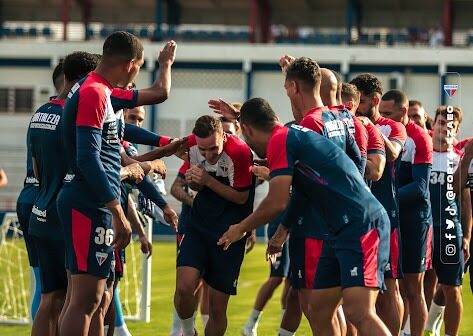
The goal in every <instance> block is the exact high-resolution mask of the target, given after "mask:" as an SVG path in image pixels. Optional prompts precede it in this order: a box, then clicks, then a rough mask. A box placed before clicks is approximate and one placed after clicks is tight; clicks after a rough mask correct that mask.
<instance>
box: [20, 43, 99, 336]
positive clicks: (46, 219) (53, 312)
mask: <svg viewBox="0 0 473 336" xmlns="http://www.w3.org/2000/svg"><path fill="white" fill-rule="evenodd" d="M64 63H65V66H64V78H65V79H64V88H63V90H62V91H61V92H60V93H59V96H58V97H57V98H55V99H52V100H51V101H50V102H48V103H46V104H45V105H43V106H41V107H40V108H39V109H38V110H37V111H36V113H35V114H34V115H33V117H32V118H31V121H30V126H29V142H28V147H29V148H30V150H31V155H32V163H33V168H34V172H35V176H36V177H37V179H38V181H39V193H38V197H37V199H36V201H35V202H34V205H33V208H32V215H31V218H30V225H29V234H30V235H31V237H32V238H33V243H34V248H35V251H36V253H37V255H38V260H39V268H40V274H41V280H42V281H41V284H42V290H41V293H42V295H41V303H40V306H39V309H38V312H37V314H36V317H35V319H34V321H33V328H32V335H44V334H49V335H56V332H57V325H58V319H59V314H60V312H61V309H62V306H63V304H64V300H65V295H66V288H67V276H66V270H65V268H64V265H65V260H64V256H65V247H64V235H63V230H62V227H61V224H60V222H59V218H58V214H57V210H56V198H57V194H58V193H59V191H60V189H61V187H62V183H63V179H64V176H65V175H66V166H65V162H64V160H59V161H58V160H57V153H59V152H61V150H62V145H63V144H62V134H61V132H62V123H61V118H62V114H63V107H64V103H65V99H66V96H67V93H68V92H69V90H70V89H71V88H72V87H73V86H74V85H75V83H76V82H77V81H78V80H80V79H81V78H82V77H84V76H85V75H87V74H88V73H89V72H90V71H92V70H93V69H94V68H95V65H96V60H95V58H94V56H93V55H91V54H88V53H83V52H75V53H73V54H70V55H68V56H67V57H66V59H65V60H64Z"/></svg>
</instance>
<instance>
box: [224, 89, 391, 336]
mask: <svg viewBox="0 0 473 336" xmlns="http://www.w3.org/2000/svg"><path fill="white" fill-rule="evenodd" d="M240 122H241V126H242V131H243V135H244V136H245V139H246V140H247V141H248V143H249V144H250V146H251V147H252V148H253V150H254V151H255V152H256V153H257V154H258V156H260V157H266V158H267V159H268V164H269V168H270V171H271V175H270V177H271V180H270V182H269V191H268V195H267V196H266V198H265V199H264V200H263V201H262V203H261V204H260V206H259V207H258V208H257V209H256V210H255V211H254V212H253V213H252V214H251V215H250V216H248V217H247V218H245V219H244V220H243V221H241V222H239V223H238V224H235V225H232V226H230V228H229V229H228V231H227V232H225V233H224V234H223V235H222V237H221V238H220V239H219V242H218V243H219V245H223V246H224V249H228V248H229V247H230V248H231V244H232V243H234V242H236V241H238V240H240V239H241V238H242V237H243V236H244V235H245V232H248V231H250V230H252V229H254V228H256V227H258V226H261V225H264V224H265V223H266V222H268V221H269V220H272V219H274V218H275V217H276V216H277V215H278V214H280V213H281V212H283V211H284V210H285V209H286V206H287V204H288V201H289V189H290V187H291V185H292V186H293V187H294V188H296V189H297V190H298V191H299V192H301V193H303V194H304V196H306V197H307V198H308V199H309V200H310V203H311V205H313V206H317V207H319V208H320V210H321V211H320V213H321V215H322V217H323V219H324V220H325V223H327V225H328V227H329V230H330V232H331V238H332V240H333V244H334V250H333V253H335V255H336V259H337V261H338V263H339V266H340V273H338V272H336V270H337V269H338V267H337V266H338V265H336V264H330V265H328V264H325V265H324V260H326V259H325V257H326V256H325V255H324V254H323V252H322V251H321V250H320V249H317V248H316V246H313V247H312V246H311V244H317V242H316V241H315V240H310V242H311V243H309V245H306V247H304V246H299V247H298V248H299V249H305V248H310V247H312V248H315V249H314V253H317V255H318V257H316V260H315V262H314V263H311V264H309V265H307V266H308V267H307V268H306V269H304V273H306V275H307V276H305V277H303V275H302V272H303V270H297V271H296V272H297V273H299V275H300V277H302V278H305V279H306V281H307V282H308V288H319V287H318V286H319V285H321V286H322V287H321V288H324V289H315V290H313V291H316V292H319V293H320V295H322V296H323V297H324V300H322V301H320V302H324V304H326V305H333V306H334V308H333V312H332V315H333V313H334V312H335V307H337V306H338V305H339V303H340V300H341V299H342V297H343V301H344V305H345V309H344V311H345V314H346V315H347V317H348V318H349V319H350V321H352V322H353V323H354V324H355V326H356V327H357V329H358V330H360V332H361V333H364V334H374V335H390V333H389V331H388V329H387V328H386V326H384V324H383V323H382V322H381V320H379V318H378V317H377V316H376V314H375V311H374V304H375V302H376V296H377V294H378V290H379V288H380V286H382V280H383V270H384V267H385V264H386V262H387V253H386V249H387V248H388V244H389V238H388V236H389V231H388V225H389V221H388V218H387V215H386V211H385V210H384V209H383V207H382V205H381V204H380V203H379V202H378V201H377V200H376V199H375V198H374V197H373V196H372V195H371V193H370V192H369V191H368V189H367V187H366V185H365V183H364V181H363V178H362V177H361V175H360V174H359V173H358V171H357V168H356V166H355V165H354V164H353V162H352V161H351V160H350V159H349V158H348V157H347V156H346V154H345V153H344V152H343V150H341V149H340V148H339V147H338V146H337V145H336V144H335V143H334V142H333V141H330V140H328V139H326V138H325V137H323V136H321V135H319V134H316V133H315V132H311V131H310V130H309V129H306V128H304V127H301V126H300V125H292V126H291V127H290V128H286V127H283V126H282V125H281V124H280V123H279V121H278V118H277V116H276V115H275V114H274V112H273V110H272V109H271V107H270V106H269V104H268V103H267V102H266V101H264V100H263V99H261V98H254V99H250V100H249V101H247V102H246V103H245V104H243V106H242V108H241V118H240ZM348 185H350V189H347V190H344V188H347V186H348ZM343 209H350V211H349V212H348V211H343ZM288 211H289V210H288ZM316 251H318V252H316ZM269 252H270V253H271V251H269ZM319 257H320V259H319ZM371 258H374V259H373V260H376V262H373V263H370V265H368V264H366V263H365V262H364V260H367V259H371ZM291 262H292V260H291ZM324 282H325V283H334V284H335V285H334V286H329V287H325V286H323V283H324ZM337 282H338V283H339V285H338V286H340V284H341V286H342V288H340V287H338V286H337V284H336V283H337ZM313 286H315V287H313ZM320 308H323V307H320V306H317V307H315V306H314V307H312V309H317V310H318V312H320V310H319V309H320ZM330 320H331V318H330V316H329V317H328V321H325V324H327V323H328V324H330ZM323 324H324V323H322V321H321V324H320V325H317V326H315V328H314V326H312V324H311V327H312V330H313V332H314V331H315V330H317V331H318V332H320V333H321V334H323V333H324V330H323V329H322V327H323Z"/></svg>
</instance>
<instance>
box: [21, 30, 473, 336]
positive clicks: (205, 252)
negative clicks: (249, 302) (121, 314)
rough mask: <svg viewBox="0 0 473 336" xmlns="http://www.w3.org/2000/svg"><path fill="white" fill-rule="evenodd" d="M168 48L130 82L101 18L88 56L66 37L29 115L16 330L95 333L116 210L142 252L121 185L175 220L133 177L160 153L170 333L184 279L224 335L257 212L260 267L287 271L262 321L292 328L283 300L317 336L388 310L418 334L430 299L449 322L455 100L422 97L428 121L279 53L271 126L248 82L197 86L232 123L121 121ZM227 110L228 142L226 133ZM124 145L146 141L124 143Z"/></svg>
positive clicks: (461, 255) (453, 324) (131, 66)
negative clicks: (260, 188) (58, 76)
mask: <svg viewBox="0 0 473 336" xmlns="http://www.w3.org/2000/svg"><path fill="white" fill-rule="evenodd" d="M175 50H176V44H175V42H173V41H170V42H168V43H167V44H166V45H165V47H164V49H163V50H162V51H161V52H160V54H159V57H158V62H159V65H160V66H159V74H158V76H157V79H156V81H155V83H154V84H153V85H152V86H151V87H150V88H148V89H144V90H136V89H133V88H132V87H130V85H131V83H132V82H133V80H134V78H135V77H136V76H137V75H138V73H139V70H140V67H141V66H142V65H143V61H144V58H143V56H144V55H143V47H142V45H141V43H140V41H139V40H138V39H137V38H136V37H135V36H133V35H132V34H129V33H126V32H116V33H113V34H112V35H110V36H109V37H108V38H107V39H106V41H105V43H104V46H103V53H102V55H94V54H89V53H86V52H76V53H73V54H71V55H68V56H67V57H66V58H65V59H64V63H63V68H64V84H63V88H62V89H61V90H59V92H58V96H57V97H55V98H53V99H51V101H50V102H48V103H46V104H45V105H43V106H41V107H40V108H39V109H38V111H36V113H35V114H34V115H33V117H32V119H31V122H30V125H29V129H28V135H27V138H28V139H27V144H28V162H27V168H28V169H27V178H26V180H25V188H24V189H23V191H22V193H21V195H20V198H19V200H18V217H19V220H20V223H21V224H22V226H23V229H24V232H25V241H26V243H27V248H28V253H29V256H30V262H31V265H32V266H36V265H39V272H38V274H39V277H40V278H41V293H42V295H41V303H40V304H39V309H38V311H37V313H36V316H35V318H34V323H33V328H32V334H33V335H44V334H49V335H56V334H57V335H68V336H69V335H81V336H83V335H103V334H104V333H105V334H108V335H111V334H113V331H114V328H113V327H112V325H113V319H112V322H110V319H109V318H107V314H109V315H110V312H111V311H113V309H110V308H109V307H112V306H113V305H110V303H111V301H112V297H113V288H114V284H116V282H117V281H116V277H117V276H118V274H119V271H122V269H123V266H122V263H123V253H122V252H121V250H123V249H124V248H125V246H126V245H127V244H128V243H129V241H130V236H131V227H130V223H132V225H133V227H134V229H135V230H137V232H138V233H139V234H140V237H141V239H142V249H143V251H144V252H151V251H150V249H151V247H150V244H149V242H148V241H147V239H146V236H145V235H144V233H143V228H142V227H141V226H140V222H139V220H138V219H137V217H136V210H135V207H134V205H133V204H132V203H131V201H130V199H129V191H130V187H129V185H136V187H137V188H139V189H140V191H141V192H142V193H143V194H144V195H145V196H146V197H147V198H149V199H150V200H152V201H153V203H155V204H156V205H157V206H158V207H159V208H161V209H162V212H163V216H164V219H165V220H166V221H167V222H168V223H170V224H172V225H173V226H174V227H175V226H176V225H177V216H176V213H175V212H174V211H173V210H172V209H171V208H170V207H169V205H168V204H167V203H166V202H165V201H164V200H163V199H162V198H161V197H160V195H159V192H158V190H157V188H156V186H155V185H154V184H153V182H152V181H151V180H150V178H149V176H148V173H149V172H156V173H158V174H160V175H161V176H165V175H166V168H165V166H164V164H163V162H162V161H161V160H159V159H160V158H161V157H163V156H169V155H174V154H175V155H177V156H179V157H180V158H183V159H184V161H185V162H184V163H183V166H182V167H181V169H180V171H179V176H178V178H177V180H176V181H175V183H174V185H173V188H172V189H173V195H175V196H177V198H178V199H179V200H181V201H183V203H185V204H186V206H187V209H186V211H185V212H183V213H182V214H181V215H182V216H181V222H184V223H183V224H185V228H184V229H183V232H181V233H182V236H181V237H180V239H179V248H178V256H177V271H176V291H175V296H174V304H175V311H176V314H175V315H176V320H177V322H178V324H179V326H180V330H179V332H182V334H183V335H184V336H189V335H195V334H197V332H196V329H195V311H196V309H197V304H198V296H197V295H196V291H197V289H198V288H199V287H200V286H201V282H202V280H203V281H204V282H205V284H206V288H207V291H206V294H205V298H206V300H208V321H206V326H205V334H206V335H223V334H225V331H226V328H227V317H226V310H227V305H228V300H229V297H230V295H235V294H236V288H237V283H238V276H239V272H240V266H241V264H242V261H243V258H244V254H245V245H246V244H247V239H248V238H249V237H254V229H255V228H257V227H259V226H262V225H264V224H266V223H268V222H271V223H272V227H273V232H274V234H273V235H272V238H271V240H270V241H269V243H268V251H267V255H268V258H269V259H270V260H271V263H272V268H273V269H274V270H273V271H274V272H276V271H277V270H278V269H282V270H286V271H283V272H279V274H278V275H275V274H273V275H274V276H275V277H285V276H288V277H289V279H290V281H289V283H290V285H288V287H287V290H286V291H285V293H286V295H285V299H284V301H285V306H284V307H285V311H284V313H283V318H282V322H281V328H280V330H279V335H282V336H285V335H293V334H294V333H295V331H296V329H297V327H298V325H299V323H300V319H301V314H302V313H301V312H303V313H304V315H305V316H306V317H307V319H308V320H309V323H310V326H311V329H312V332H313V334H317V335H342V334H343V335H345V334H346V333H349V334H350V335H353V334H356V333H357V332H359V333H360V334H361V335H399V333H400V332H401V326H403V325H406V327H407V328H409V327H410V331H408V332H409V333H410V334H411V335H423V333H424V330H425V329H426V323H427V330H429V331H428V332H431V334H432V335H433V334H434V333H435V332H436V327H437V325H438V324H439V323H438V320H439V319H440V316H441V315H442V310H443V309H444V310H445V313H444V319H445V330H446V334H447V335H456V334H458V329H459V325H460V320H461V310H462V303H461V302H462V301H461V284H462V276H463V269H464V263H465V261H466V260H467V259H468V257H469V240H470V234H471V217H472V216H471V202H470V190H469V189H468V185H467V179H468V170H469V168H470V162H471V160H472V159H473V145H472V143H467V144H466V145H465V147H464V153H461V152H460V151H457V150H456V149H455V147H454V146H453V143H454V138H455V136H456V134H457V132H458V127H459V124H460V122H461V118H462V115H461V110H460V109H459V108H456V107H455V108H453V107H450V106H449V107H447V106H441V107H439V109H438V110H437V112H436V115H435V119H434V124H433V130H432V133H431V135H429V133H428V132H427V130H426V129H424V128H422V127H420V126H418V125H416V124H415V123H414V122H413V121H411V120H410V119H409V116H408V111H409V101H408V99H407V96H406V95H405V94H404V93H403V92H401V91H398V90H391V91H388V92H386V93H384V94H383V89H382V86H381V83H380V82H379V80H378V79H377V78H376V77H374V76H373V75H370V74H362V75H359V76H357V77H356V78H354V79H353V80H352V81H351V83H350V84H348V83H342V81H341V79H340V77H339V76H338V75H337V74H336V73H334V72H332V71H331V70H329V69H324V68H320V67H319V66H318V64H317V62H316V61H314V60H312V59H310V58H304V57H302V58H297V59H295V58H293V57H291V56H284V57H282V58H281V59H280V65H281V68H282V73H283V78H282V79H283V80H282V82H283V83H284V88H285V90H286V93H287V96H288V98H289V99H290V102H291V107H292V112H293V115H294V119H295V121H294V122H293V123H291V124H290V125H288V126H283V125H282V124H281V123H280V121H279V119H278V117H277V115H276V114H275V112H274V111H273V109H272V108H271V106H270V105H269V104H268V102H266V101H265V100H264V99H261V98H254V99H250V100H248V101H247V102H245V103H244V104H243V105H242V106H238V105H236V106H235V105H231V104H229V103H227V102H225V101H223V100H210V101H209V107H210V108H211V109H213V110H214V111H215V112H217V113H220V114H222V115H223V116H224V117H225V118H226V119H224V121H225V123H226V124H227V125H229V127H230V128H232V127H233V130H224V127H223V122H222V119H221V118H217V117H214V116H208V115H206V116H202V117H200V118H198V119H197V121H196V123H195V126H194V129H193V132H192V134H191V135H190V136H188V137H185V138H182V139H171V138H170V137H166V136H159V135H157V134H154V133H151V132H148V131H146V130H143V129H141V128H139V127H137V126H136V125H133V124H132V123H125V122H124V120H123V111H122V110H123V109H132V108H134V107H136V106H141V105H147V104H157V103H161V102H163V101H164V100H166V99H167V98H168V96H169V93H170V85H171V66H172V64H173V62H174V58H175ZM413 113H414V112H413ZM418 114H419V117H420V119H421V120H418V122H420V123H421V122H422V115H421V113H418ZM135 117H136V116H135ZM130 121H131V119H130ZM235 126H237V127H238V129H241V132H242V134H243V136H244V139H245V141H243V140H242V139H240V138H239V137H238V136H237V135H234V134H232V133H236V128H235ZM131 143H138V144H145V145H152V146H156V147H157V148H156V149H154V150H152V151H150V152H148V153H145V154H143V155H138V154H137V153H136V150H134V148H133V146H132V145H131ZM462 144H463V143H462ZM462 156H463V158H462ZM257 157H259V159H258V160H256V159H257ZM58 158H59V159H58ZM457 167H460V168H458V169H457ZM264 180H268V181H269V192H268V195H267V196H266V198H265V199H264V200H263V201H262V202H261V204H260V205H259V206H258V208H257V209H255V210H254V211H253V202H254V194H255V187H256V185H257V184H259V183H261V181H264ZM121 181H125V182H126V183H121ZM189 188H190V189H192V190H193V191H195V193H194V194H192V195H190V194H189V193H188V192H187V191H188V190H189ZM127 212H128V213H127ZM127 217H128V219H127ZM287 240H289V241H288V243H286V241H287ZM287 246H288V247H287ZM453 251H455V253H452V252H453ZM288 254H289V258H288V257H287V255H288ZM34 255H36V256H37V257H36V258H37V261H36V263H34V261H33V259H34V258H33V257H32V256H34ZM62 256H63V257H62ZM289 261H290V267H289V268H290V271H289V274H287V272H288V271H287V269H288V267H286V265H287V262H289ZM281 263H283V264H284V263H285V264H286V265H284V266H282V265H281ZM432 266H433V268H434V270H435V271H434V272H431V274H430V276H428V277H426V279H425V281H426V284H427V285H426V286H425V294H424V274H425V272H426V271H428V270H430V269H431V268H432ZM117 271H118V272H117ZM437 278H438V282H439V286H438V287H437V285H436V282H437ZM401 279H402V280H401ZM398 280H400V281H399V282H400V284H401V286H400V287H399V284H398ZM280 282H281V281H280V280H275V281H271V282H268V283H269V285H267V284H265V286H266V287H264V286H263V288H262V292H261V291H260V295H258V298H257V302H256V303H255V309H254V310H253V312H252V314H251V316H250V319H249V321H248V323H247V324H246V325H245V327H244V328H243V333H244V334H245V335H256V332H257V331H256V328H257V325H258V319H259V317H260V315H261V311H262V309H263V307H264V305H265V303H266V301H267V300H268V298H269V297H270V296H271V293H272V291H274V289H275V287H276V286H277V284H279V283H280ZM400 288H401V290H400ZM380 291H382V294H381V295H378V293H379V292H380ZM434 294H435V298H433V297H434ZM426 298H427V303H429V304H430V302H431V300H432V298H433V302H432V304H431V305H430V312H429V316H428V312H427V304H426ZM442 306H445V307H444V308H442ZM407 316H409V321H407V322H406V318H407ZM104 321H106V322H104Z"/></svg>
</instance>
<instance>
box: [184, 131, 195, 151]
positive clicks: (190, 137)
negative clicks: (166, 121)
mask: <svg viewBox="0 0 473 336" xmlns="http://www.w3.org/2000/svg"><path fill="white" fill-rule="evenodd" d="M186 138H187V146H188V147H189V148H191V147H194V146H197V140H196V139H195V134H194V133H192V134H190V135H188V136H187V137H186Z"/></svg>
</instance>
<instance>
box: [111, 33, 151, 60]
mask: <svg viewBox="0 0 473 336" xmlns="http://www.w3.org/2000/svg"><path fill="white" fill-rule="evenodd" d="M102 55H103V57H106V58H109V57H114V58H118V59H120V60H121V61H129V60H132V59H141V58H142V57H143V45H142V44H141V41H140V40H139V39H138V38H137V37H136V36H135V35H133V34H131V33H128V32H125V31H117V32H114V33H112V34H110V35H109V36H108V37H107V39H106V40H105V42H104V44H103V53H102Z"/></svg>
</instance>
